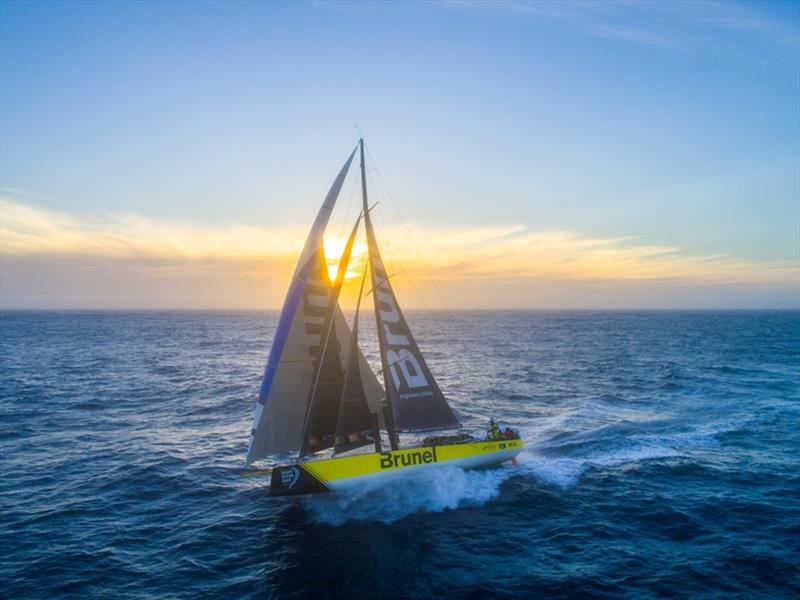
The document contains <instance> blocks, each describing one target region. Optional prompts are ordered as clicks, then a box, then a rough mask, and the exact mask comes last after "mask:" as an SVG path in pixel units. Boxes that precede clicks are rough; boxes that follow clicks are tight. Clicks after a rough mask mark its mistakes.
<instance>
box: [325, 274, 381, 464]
mask: <svg viewBox="0 0 800 600" xmlns="http://www.w3.org/2000/svg"><path fill="white" fill-rule="evenodd" d="M368 267H369V264H367V265H365V266H364V275H363V276H362V278H361V288H360V289H359V291H358V302H357V303H356V314H355V317H353V338H352V340H351V342H350V352H349V353H348V360H347V368H346V369H345V373H344V385H343V386H342V397H341V400H340V402H339V418H338V420H337V424H336V438H335V440H336V444H335V451H336V452H346V451H348V450H353V449H354V448H358V447H360V446H365V445H366V444H369V443H371V442H370V440H369V439H367V438H366V437H364V435H363V434H364V433H365V432H367V431H371V432H372V436H373V441H374V442H375V451H376V452H380V450H381V448H380V446H381V437H380V423H379V418H378V415H379V411H378V410H377V409H373V408H371V407H370V406H369V404H368V402H367V394H366V392H365V390H364V384H363V382H362V379H361V365H359V361H358V314H359V312H360V310H361V298H362V296H363V294H364V282H365V281H366V280H367V269H368Z"/></svg>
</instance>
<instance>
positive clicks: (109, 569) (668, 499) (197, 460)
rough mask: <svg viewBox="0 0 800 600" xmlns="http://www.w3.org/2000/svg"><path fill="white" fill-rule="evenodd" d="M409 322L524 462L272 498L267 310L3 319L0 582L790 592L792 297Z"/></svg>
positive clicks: (73, 587) (314, 591)
mask: <svg viewBox="0 0 800 600" xmlns="http://www.w3.org/2000/svg"><path fill="white" fill-rule="evenodd" d="M408 319H409V322H410V325H411V326H412V329H413V330H414V331H415V332H416V334H417V337H418V341H419V343H420V346H421V347H422V349H423V352H425V354H426V356H427V358H428V362H429V364H430V367H431V369H432V370H433V372H434V374H435V375H436V376H437V378H438V380H439V383H440V385H441V387H442V388H443V390H444V391H445V393H446V395H447V396H448V397H449V398H450V401H451V404H452V405H453V407H454V408H455V410H456V412H457V414H458V415H459V417H460V418H461V420H462V422H463V423H464V424H465V426H466V427H467V428H468V429H471V430H475V431H478V430H483V429H484V428H485V427H486V424H487V420H488V417H489V416H492V415H493V416H494V417H495V418H496V419H497V420H498V421H499V423H500V425H501V427H504V426H506V425H510V426H512V427H514V428H519V429H520V430H521V432H522V435H523V438H524V439H525V441H526V444H527V448H526V450H525V451H524V453H523V454H522V455H521V456H520V460H519V465H518V466H517V467H516V468H514V467H513V466H510V465H509V466H506V467H503V468H499V469H495V470H491V471H481V472H466V473H465V472H463V471H461V470H459V469H456V468H442V469H441V470H439V471H438V472H437V473H436V474H435V475H427V474H426V475H419V476H413V477H410V478H408V479H405V480H403V481H402V482H400V483H398V484H393V485H389V486H386V487H381V488H373V489H363V490H360V491H358V492H355V493H352V494H350V495H344V496H338V495H329V496H317V497H311V498H279V499H270V498H268V497H267V487H266V484H267V483H268V482H267V481H265V480H264V479H258V478H243V477H241V476H240V471H241V469H242V466H243V460H244V455H245V453H246V449H247V443H248V436H249V431H250V427H251V421H252V415H253V409H254V398H255V395H256V393H257V390H258V388H259V383H260V379H261V373H262V369H263V364H264V361H265V357H266V354H267V351H268V349H269V345H270V342H271V339H272V335H273V332H274V328H275V324H276V320H277V315H276V314H275V313H271V312H3V313H0V327H1V331H0V334H1V335H0V342H1V343H0V361H1V367H2V373H1V375H2V379H1V380H0V408H1V409H2V420H1V421H0V467H1V469H2V472H1V476H0V597H2V598H15V599H16V598H50V597H75V598H114V599H122V598H198V597H225V598H249V597H258V598H311V597H314V598H328V597H332V598H370V599H376V598H437V599H438V598H531V597H543V598H545V597H546V598H585V597H595V598H617V597H624V598H654V597H670V598H672V597H677V598H731V597H737V598H770V599H777V598H792V597H795V598H796V597H798V595H800V313H798V312H664V311H660V312H455V313H448V312H438V313H437V312H418V313H415V312H412V313H409V315H408ZM362 329H363V330H365V333H364V335H363V337H364V343H363V345H364V347H365V352H366V353H367V356H368V358H369V359H370V361H371V362H372V364H373V365H375V366H377V358H378V357H377V354H376V351H375V337H374V334H373V333H371V327H368V326H367V324H366V323H365V324H364V325H362Z"/></svg>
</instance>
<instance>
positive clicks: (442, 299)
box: [367, 148, 453, 318]
mask: <svg viewBox="0 0 800 600" xmlns="http://www.w3.org/2000/svg"><path fill="white" fill-rule="evenodd" d="M367 154H368V155H369V159H370V160H371V161H372V164H373V166H374V168H375V173H377V174H378V179H380V180H381V185H382V186H383V188H384V190H385V191H386V195H387V196H389V200H390V201H391V202H392V206H394V210H395V212H396V213H397V216H398V217H400V222H401V223H402V224H403V229H405V230H406V234H407V235H408V236H409V237H411V238H412V242H414V249H415V251H416V253H417V256H418V257H419V259H420V262H422V266H423V267H424V268H425V272H426V274H427V276H428V279H429V280H430V282H431V283H432V284H433V288H434V289H435V290H436V295H437V296H439V300H440V301H441V303H442V306H443V307H444V310H445V312H447V316H449V317H451V318H452V316H453V314H452V313H451V312H450V308H449V307H448V306H447V303H446V302H445V301H444V297H443V296H442V293H441V291H440V290H439V286H438V285H436V280H435V279H434V278H433V276H432V275H431V271H430V268H429V267H428V263H427V262H425V258H424V257H423V256H422V254H421V253H420V251H419V247H418V245H417V244H416V240H415V239H413V236H412V235H411V234H410V232H409V230H408V226H407V225H406V221H405V219H404V218H403V215H402V214H400V209H399V208H398V207H397V203H396V202H395V201H394V198H393V197H392V193H391V192H390V191H389V186H387V185H386V181H385V180H384V179H383V175H382V174H381V171H380V169H378V163H377V162H375V158H374V157H373V156H372V153H371V152H370V151H369V148H367Z"/></svg>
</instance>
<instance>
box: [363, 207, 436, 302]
mask: <svg viewBox="0 0 800 600" xmlns="http://www.w3.org/2000/svg"><path fill="white" fill-rule="evenodd" d="M378 215H379V218H380V220H381V233H378V234H376V237H379V238H380V241H381V247H382V248H383V249H384V253H383V254H382V256H384V257H386V256H388V258H389V260H388V261H386V262H388V263H389V265H390V266H392V267H393V270H394V271H399V272H400V273H402V274H403V275H404V276H405V278H406V280H407V281H408V283H409V285H410V286H411V289H413V290H414V293H415V294H416V295H417V298H419V299H420V301H421V302H422V306H423V308H424V309H425V311H426V312H428V313H429V315H433V311H432V310H431V308H430V306H428V303H427V301H426V300H425V296H423V295H422V294H421V293H420V291H419V289H418V288H417V286H416V285H414V279H413V278H412V277H411V275H409V274H408V272H407V271H406V270H405V268H404V267H403V266H402V264H401V263H400V262H399V261H397V260H395V259H394V258H393V254H392V246H391V244H389V243H388V242H387V240H386V238H385V237H383V231H385V230H386V220H385V219H384V218H383V212H382V211H380V212H379V213H378ZM401 219H402V217H401Z"/></svg>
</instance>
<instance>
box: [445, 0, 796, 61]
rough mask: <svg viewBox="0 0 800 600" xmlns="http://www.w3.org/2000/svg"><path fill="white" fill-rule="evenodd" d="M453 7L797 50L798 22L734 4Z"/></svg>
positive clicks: (604, 30) (613, 31)
mask: <svg viewBox="0 0 800 600" xmlns="http://www.w3.org/2000/svg"><path fill="white" fill-rule="evenodd" d="M442 4H443V5H446V6H448V7H451V8H455V9H460V10H472V11H482V12H485V13H487V14H495V15H498V16H513V17H516V18H520V17H522V18H525V17H527V18H529V19H532V20H534V19H535V20H540V21H546V22H549V23H551V24H552V23H557V24H561V25H562V26H564V27H568V28H571V29H573V30H575V31H578V32H581V33H584V34H588V35H593V36H597V37H603V38H608V39H615V40H620V41H626V42H634V43H638V44H646V45H650V46H660V47H664V48H674V49H678V48H680V49H682V50H687V49H707V48H709V47H713V46H716V41H718V40H716V41H715V40H714V39H713V38H715V37H716V36H719V35H720V34H727V35H733V36H751V37H755V38H757V39H760V40H761V41H763V42H766V43H769V44H775V45H779V46H784V47H787V48H789V49H791V50H793V51H796V50H797V48H798V45H800V32H798V28H797V23H796V22H795V23H791V22H790V23H787V22H783V21H781V20H777V19H775V18H773V17H771V16H769V15H767V14H766V13H765V12H764V11H763V10H758V8H754V7H750V6H746V5H743V4H739V3H734V2H716V1H712V0H704V1H688V0H687V1H684V2H662V1H657V0H653V1H649V2H639V1H631V0H618V1H608V2H595V1H582V0H569V1H558V0H553V1H549V2H541V1H538V0H533V1H527V0H517V1H510V0H509V1H505V0H445V1H444V2H442Z"/></svg>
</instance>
